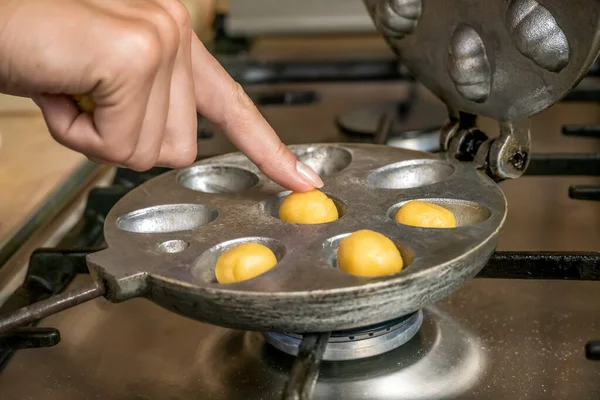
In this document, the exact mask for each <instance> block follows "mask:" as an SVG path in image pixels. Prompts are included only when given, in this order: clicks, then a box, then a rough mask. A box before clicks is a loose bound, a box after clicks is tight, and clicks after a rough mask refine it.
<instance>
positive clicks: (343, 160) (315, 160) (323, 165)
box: [294, 146, 352, 178]
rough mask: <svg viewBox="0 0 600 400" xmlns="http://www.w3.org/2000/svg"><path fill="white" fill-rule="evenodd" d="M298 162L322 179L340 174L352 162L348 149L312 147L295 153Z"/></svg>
mask: <svg viewBox="0 0 600 400" xmlns="http://www.w3.org/2000/svg"><path fill="white" fill-rule="evenodd" d="M294 153H295V154H296V157H298V160H299V161H301V162H303V163H304V164H306V165H308V166H309V167H311V168H312V169H314V170H315V172H316V173H317V174H319V176H320V177H321V178H325V177H326V176H329V175H332V174H335V173H336V172H340V171H341V170H343V169H344V168H346V167H347V166H348V165H350V162H351V161H352V154H350V152H349V151H348V150H346V149H342V148H341V147H334V146H322V147H311V148H308V149H305V150H301V151H295V152H294Z"/></svg>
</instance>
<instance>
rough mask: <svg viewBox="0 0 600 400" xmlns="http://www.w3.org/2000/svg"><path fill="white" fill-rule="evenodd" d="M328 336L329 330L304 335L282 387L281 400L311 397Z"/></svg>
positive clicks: (308, 398)
mask: <svg viewBox="0 0 600 400" xmlns="http://www.w3.org/2000/svg"><path fill="white" fill-rule="evenodd" d="M329 336H331V332H326V333H310V334H307V335H304V339H303V340H302V344H300V349H299V350H298V356H297V357H296V361H295V362H294V365H293V366H292V371H291V373H290V377H289V379H288V381H287V383H286V385H285V388H284V389H283V400H310V399H311V398H312V393H313V390H314V388H315V384H316V383H317V378H318V376H319V366H320V364H321V359H322V358H323V354H324V353H325V349H326V348H327V341H328V340H329Z"/></svg>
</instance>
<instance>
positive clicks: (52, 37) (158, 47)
mask: <svg viewBox="0 0 600 400" xmlns="http://www.w3.org/2000/svg"><path fill="white" fill-rule="evenodd" d="M189 21H190V19H189V15H188V13H187V10H186V8H185V7H184V6H183V5H182V4H181V3H180V2H179V1H178V0H0V54H1V55H2V57H1V59H0V92H3V93H7V94H12V95H17V96H27V97H31V98H32V99H33V100H34V101H35V102H36V104H37V105H38V106H39V107H40V109H41V110H42V113H43V115H44V118H45V120H46V123H47V125H48V128H49V130H50V133H51V134H52V136H53V137H54V138H55V139H56V141H58V142H59V143H61V144H63V145H64V146H66V147H69V148H71V149H73V150H76V151H79V152H81V153H83V154H85V155H86V156H87V157H88V158H90V159H92V160H94V161H97V162H102V163H109V164H116V165H121V166H124V167H128V168H132V169H135V170H146V169H149V168H151V167H152V166H154V165H162V166H169V167H174V168H180V167H185V166H187V165H189V164H191V163H192V162H193V161H194V160H195V157H196V154H197V147H196V146H197V144H196V129H197V126H196V124H197V119H196V111H197V110H198V111H199V112H200V113H201V114H202V115H203V116H204V117H205V118H207V119H208V120H210V121H211V122H212V123H213V124H214V125H215V126H216V127H217V128H218V129H220V130H221V131H222V132H223V133H224V134H225V135H227V137H228V138H229V139H230V140H231V141H232V142H233V144H234V145H235V146H237V148H238V149H239V150H241V151H242V152H244V153H245V154H246V155H247V156H248V158H250V160H252V161H253V162H254V163H255V164H256V165H257V166H258V167H259V168H260V169H261V170H262V171H263V172H264V173H265V175H267V176H268V177H270V178H271V179H273V180H274V181H275V182H277V183H279V184H281V185H282V186H285V187H287V188H288V189H291V190H296V191H306V190H311V189H313V188H315V187H320V186H321V185H322V181H321V179H320V178H319V177H318V175H317V174H316V173H315V172H314V171H313V170H312V169H310V168H309V167H307V166H306V165H304V164H301V163H299V162H297V161H296V158H295V156H294V155H293V154H292V153H291V152H290V151H289V150H288V149H287V148H286V147H285V145H284V144H283V143H282V142H281V141H280V140H279V138H278V137H277V135H276V133H275V132H274V131H273V129H272V128H271V127H270V126H269V124H268V123H267V122H266V120H265V119H264V118H263V117H262V116H261V114H260V112H259V111H258V109H257V108H256V107H255V105H254V104H253V103H252V101H251V100H250V98H249V97H248V95H247V94H246V93H245V92H244V90H243V89H242V87H241V86H240V85H239V84H238V83H236V82H235V81H234V80H233V79H232V78H231V77H230V76H229V75H228V74H227V72H226V71H225V70H224V69H223V68H222V67H221V65H220V64H219V63H218V62H217V60H216V59H215V58H214V57H212V55H211V54H210V53H209V52H208V51H207V50H206V48H205V47H204V46H203V45H202V43H201V42H200V40H199V39H198V38H197V37H196V36H195V34H194V33H193V31H192V29H191V27H190V23H189ZM84 93H86V94H89V95H90V96H91V97H92V98H93V100H94V102H95V104H96V107H95V110H94V112H93V113H91V114H90V113H83V112H81V111H80V110H79V109H78V107H77V106H76V104H75V102H74V101H73V100H72V98H71V96H70V94H84Z"/></svg>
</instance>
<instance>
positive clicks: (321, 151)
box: [88, 144, 506, 332]
mask: <svg viewBox="0 0 600 400" xmlns="http://www.w3.org/2000/svg"><path fill="white" fill-rule="evenodd" d="M290 148H291V150H292V151H293V152H294V153H296V155H297V156H298V158H299V159H300V160H302V161H304V162H305V163H307V164H308V165H310V166H312V167H313V168H314V169H315V170H316V171H318V172H319V173H320V174H321V176H322V177H323V180H324V182H325V187H324V188H323V189H322V190H323V192H325V193H326V194H327V195H329V196H330V197H331V198H333V199H334V200H335V202H336V204H337V206H338V209H339V211H340V214H341V218H340V219H339V220H337V221H335V222H331V223H327V224H320V225H295V224H290V223H287V222H284V221H282V220H280V219H278V218H277V217H276V216H277V210H278V206H279V204H280V202H281V201H282V199H283V196H284V195H285V194H287V192H286V191H284V190H283V189H282V187H280V186H279V185H277V184H275V183H273V182H272V181H270V180H269V179H267V178H266V177H265V176H264V175H262V174H261V173H260V171H259V170H258V169H257V168H256V167H255V166H254V165H253V164H252V163H251V162H250V161H249V160H248V159H247V158H246V157H245V156H243V155H242V154H240V153H234V154H228V155H224V156H219V157H215V158H212V159H207V160H203V161H201V162H198V163H196V164H194V165H193V166H192V167H190V168H187V169H184V170H181V171H171V172H168V173H166V174H163V175H161V176H158V177H156V178H154V179H152V180H150V181H148V182H146V183H145V184H143V185H141V186H139V187H138V188H136V189H134V190H133V191H131V192H130V193H129V194H127V195H126V196H125V197H124V198H123V199H121V200H120V201H119V202H118V203H117V204H116V205H115V207H114V208H113V209H112V210H111V212H110V213H109V215H108V217H107V219H106V222H105V228H104V232H105V237H106V242H107V244H108V248H107V249H105V250H103V251H100V252H97V253H93V254H91V255H89V256H88V264H89V266H90V270H91V271H92V273H94V274H95V275H96V277H97V278H98V279H102V280H103V281H104V282H105V285H106V290H107V292H106V297H107V298H108V299H109V300H111V301H114V302H118V301H122V300H126V299H129V298H133V297H146V298H148V299H150V300H151V301H153V302H155V303H157V304H158V305H160V306H162V307H165V308H167V309H169V310H172V311H174V312H177V313H180V314H182V315H185V316H188V317H191V318H195V319H198V320H201V321H205V322H209V323H212V324H216V325H221V326H226V327H232V328H238V329H247V330H259V331H275V332H319V331H337V330H342V329H351V328H356V327H360V326H366V325H370V324H375V323H379V322H382V321H387V320H391V319H394V318H396V317H399V316H402V315H406V314H409V313H411V312H414V311H416V310H419V309H421V308H423V307H425V306H427V305H429V304H431V303H433V302H435V301H437V300H440V299H441V298H443V297H445V296H447V295H449V294H450V293H451V292H452V291H453V290H455V289H456V288H457V287H458V286H459V285H460V284H461V283H463V282H464V281H465V280H467V279H469V278H471V277H473V276H474V275H475V274H477V272H479V271H480V270H481V268H482V267H483V266H484V265H485V263H486V262H487V260H488V259H489V257H490V256H491V254H492V252H493V251H494V249H495V246H496V243H497V238H498V233H499V230H500V228H501V226H502V224H503V223H504V219H505V215H506V201H505V198H504V195H503V193H502V191H501V190H500V189H499V187H498V186H497V185H496V184H495V183H494V182H492V180H490V179H489V178H488V177H487V176H485V175H484V174H482V173H480V172H478V171H477V170H475V169H474V168H473V167H472V166H471V165H469V164H463V163H459V162H457V161H454V160H448V161H446V160H441V159H438V158H436V157H435V156H434V155H432V154H428V153H421V152H414V151H410V150H403V149H398V148H392V147H386V146H376V145H363V144H360V145H358V144H311V145H302V146H291V147H290ZM414 199H424V200H428V201H432V202H435V203H438V204H441V205H443V206H444V207H447V208H448V209H450V210H451V211H453V212H454V214H455V215H456V218H457V222H458V225H459V226H458V227H457V228H455V229H424V228H415V227H410V226H404V225H400V224H398V223H396V222H395V221H394V220H393V215H394V211H395V210H397V209H398V207H399V206H400V205H401V204H402V203H404V202H406V201H409V200H414ZM358 229H372V230H375V231H378V232H381V233H383V234H385V235H386V236H388V237H389V238H391V239H392V240H393V241H394V242H395V243H396V244H397V245H398V247H399V249H400V250H401V253H402V255H403V257H404V260H405V264H406V267H405V269H404V270H403V271H402V272H400V273H399V274H397V275H394V276H388V277H381V278H372V279H367V278H360V277H355V276H352V275H349V274H346V273H344V272H342V271H340V270H339V269H337V268H336V256H335V254H336V249H337V246H338V244H339V242H340V240H341V239H342V238H343V237H344V236H346V235H348V234H349V233H351V232H353V231H356V230H358ZM249 241H256V242H259V243H263V244H265V245H267V246H268V247H270V248H271V249H272V250H273V251H274V253H275V255H276V256H277V258H278V260H279V263H278V265H277V266H276V267H275V268H273V269H272V270H270V271H268V272H266V273H265V274H263V275H261V276H258V277H256V278H253V279H250V280H248V281H245V282H240V283H236V284H229V285H221V284H219V283H217V282H216V279H215V276H214V266H215V262H216V260H217V258H218V256H219V255H220V254H221V253H222V252H223V251H224V250H225V249H228V248H230V247H231V246H234V245H236V244H239V243H243V242H249Z"/></svg>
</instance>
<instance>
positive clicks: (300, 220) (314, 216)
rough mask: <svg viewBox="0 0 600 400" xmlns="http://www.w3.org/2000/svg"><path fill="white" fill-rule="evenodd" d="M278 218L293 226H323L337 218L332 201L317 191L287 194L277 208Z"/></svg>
mask: <svg viewBox="0 0 600 400" xmlns="http://www.w3.org/2000/svg"><path fill="white" fill-rule="evenodd" d="M279 218H280V219H282V220H284V221H287V222H291V223H294V224H323V223H326V222H331V221H335V220H336V219H338V218H339V215H338V211H337V208H336V206H335V203H334V202H333V200H331V199H330V198H328V197H327V195H325V193H323V192H320V191H318V190H311V191H310V192H294V193H291V194H289V195H288V196H287V197H286V198H285V199H284V200H283V202H282V203H281V206H280V207H279Z"/></svg>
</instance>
